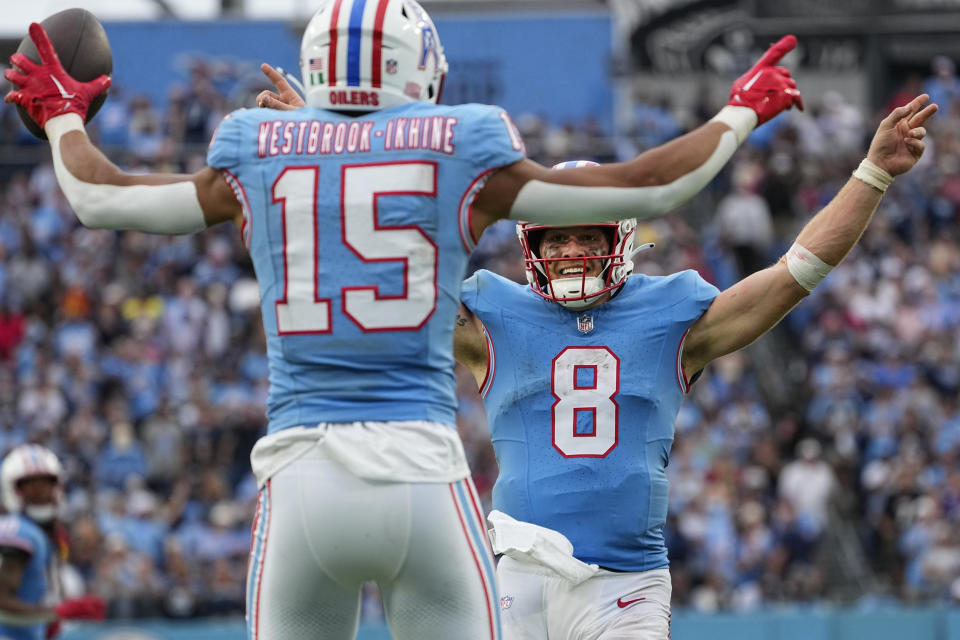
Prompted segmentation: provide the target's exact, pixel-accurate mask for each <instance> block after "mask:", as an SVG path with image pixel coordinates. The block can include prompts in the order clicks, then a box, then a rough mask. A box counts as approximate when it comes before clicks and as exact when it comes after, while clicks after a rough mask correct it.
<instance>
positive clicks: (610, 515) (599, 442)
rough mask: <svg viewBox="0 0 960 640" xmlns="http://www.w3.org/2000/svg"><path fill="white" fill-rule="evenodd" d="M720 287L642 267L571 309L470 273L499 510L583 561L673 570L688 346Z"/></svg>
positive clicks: (467, 290) (465, 294) (466, 297)
mask: <svg viewBox="0 0 960 640" xmlns="http://www.w3.org/2000/svg"><path fill="white" fill-rule="evenodd" d="M718 293H719V291H718V290H717V289H716V288H715V287H714V286H712V285H710V284H709V283H707V282H706V281H705V280H703V279H702V278H701V277H700V276H699V275H698V274H697V273H696V272H695V271H682V272H680V273H676V274H673V275H670V276H665V277H650V276H644V275H638V274H634V275H632V276H631V277H630V278H629V279H628V280H627V282H626V283H625V284H624V286H623V288H622V289H621V290H620V293H619V294H618V295H617V296H616V297H615V298H613V299H612V300H610V301H608V302H606V303H604V304H602V305H600V306H598V307H595V308H593V309H590V310H587V311H580V312H576V311H571V310H569V309H566V308H564V307H562V306H560V305H558V304H556V303H553V302H548V301H546V300H544V299H543V298H541V297H540V296H538V295H536V293H534V292H533V291H531V290H530V288H529V287H527V286H523V285H519V284H517V283H515V282H512V281H510V280H507V279H505V278H502V277H500V276H498V275H496V274H493V273H490V272H488V271H478V272H477V273H476V274H474V275H473V276H472V277H471V278H470V279H468V280H467V281H466V282H465V283H464V286H463V290H462V293H461V296H462V302H463V304H464V305H466V306H467V307H468V308H469V309H470V311H472V312H473V313H474V314H475V315H476V316H477V317H478V318H479V319H480V321H481V322H483V325H484V327H485V329H486V335H487V345H488V351H489V355H490V363H491V364H490V368H489V370H488V372H487V379H486V381H485V382H484V384H483V387H482V389H481V393H482V395H483V399H484V404H485V406H486V411H487V419H488V421H489V422H490V431H491V435H492V439H493V447H494V450H495V451H496V455H497V462H498V463H499V465H500V475H499V478H498V479H497V483H496V485H495V486H494V489H493V507H494V508H495V509H498V510H500V511H503V512H504V513H506V514H508V515H510V516H512V517H513V518H515V519H516V520H520V521H523V522H530V523H533V524H536V525H540V526H542V527H547V528H549V529H553V530H554V531H559V532H560V533H562V534H563V535H564V536H566V537H567V538H568V539H569V540H570V542H571V543H572V544H573V554H574V556H575V557H576V558H578V559H580V560H582V561H583V562H586V563H588V564H597V565H599V566H601V567H606V568H609V569H615V570H620V571H648V570H651V569H662V568H665V567H666V566H667V564H668V563H667V549H666V545H665V544H664V540H663V526H664V524H665V522H666V517H667V476H666V466H667V462H668V461H669V456H670V446H671V445H672V444H673V423H674V420H675V419H676V417H677V413H678V412H679V410H680V403H681V401H682V399H683V395H684V393H685V392H686V391H687V381H686V379H685V378H684V374H683V372H682V371H681V367H680V353H681V348H682V344H683V339H684V337H685V336H686V333H687V330H688V329H689V328H690V326H691V325H692V324H693V323H694V322H696V321H697V319H698V318H699V317H700V316H701V315H702V314H703V312H704V311H705V310H706V309H707V307H709V306H710V304H711V303H712V302H713V299H714V298H715V297H716V296H717V295H718ZM691 373H692V372H691Z"/></svg>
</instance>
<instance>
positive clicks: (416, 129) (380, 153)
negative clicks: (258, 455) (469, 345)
mask: <svg viewBox="0 0 960 640" xmlns="http://www.w3.org/2000/svg"><path fill="white" fill-rule="evenodd" d="M355 93H356V92H355ZM355 97H356V99H357V100H361V99H362V96H359V95H358V96H355ZM344 99H350V100H352V99H353V97H351V96H347V97H345V98H344ZM523 156H524V151H523V144H522V142H521V140H520V137H519V135H518V134H517V132H516V127H514V126H513V124H512V123H511V122H510V119H509V117H508V116H507V114H506V113H505V112H504V111H503V110H501V109H499V108H497V107H492V106H486V105H461V106H455V107H448V106H438V105H432V104H427V103H423V102H418V103H411V104H408V105H402V106H397V107H392V108H389V109H384V110H382V111H377V112H370V113H367V114H365V115H358V116H355V117H350V116H345V115H341V114H338V113H333V112H330V111H325V110H322V109H315V108H310V107H305V108H302V109H298V110H296V111H289V112H280V111H272V110H267V109H256V110H240V111H237V112H234V113H233V114H231V115H230V116H228V117H227V118H226V119H224V121H223V122H222V123H221V124H220V127H219V129H218V131H217V133H216V135H215V136H214V140H213V142H212V143H211V146H210V150H209V152H208V155H207V164H208V165H209V166H211V167H214V168H217V169H222V170H224V175H226V176H227V179H228V182H230V183H231V186H232V187H233V188H234V190H235V191H236V193H237V196H238V199H239V200H240V201H241V203H242V204H243V208H244V215H245V225H244V230H243V233H244V239H245V241H246V242H247V245H248V247H249V249H250V254H251V257H252V259H253V266H254V269H255V270H256V274H257V280H258V282H259V285H260V294H261V310H262V313H263V324H264V328H265V330H266V334H267V353H268V356H269V360H270V396H269V400H268V408H267V415H268V417H269V420H270V423H269V432H270V433H274V432H276V431H279V430H281V429H286V428H289V427H296V426H311V425H315V424H318V423H322V422H354V421H364V420H372V421H408V420H426V421H431V422H437V423H441V424H446V425H449V426H451V427H454V426H455V425H456V417H455V416H456V406H457V402H456V396H455V389H454V387H455V379H454V375H453V365H454V360H453V348H452V344H453V327H454V318H455V316H456V310H457V303H458V299H459V294H460V284H461V281H462V279H463V276H464V273H465V270H466V264H467V259H468V257H469V254H470V252H471V251H472V249H473V248H474V246H475V239H474V238H472V237H471V235H470V205H471V204H472V201H473V198H474V197H475V195H476V193H477V192H478V191H479V189H480V188H481V187H482V185H483V184H484V181H485V179H486V177H488V176H489V174H490V172H492V171H493V170H494V169H497V168H499V167H502V166H504V165H508V164H511V163H513V162H516V161H518V160H521V159H522V158H523Z"/></svg>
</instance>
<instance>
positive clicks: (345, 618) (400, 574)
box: [247, 447, 501, 640]
mask: <svg viewBox="0 0 960 640" xmlns="http://www.w3.org/2000/svg"><path fill="white" fill-rule="evenodd" d="M369 580H373V581H375V582H377V584H378V585H379V587H380V591H381V593H382V596H383V605H384V611H385V614H386V618H387V624H388V625H389V627H390V631H391V633H392V635H393V638H394V640H430V639H433V638H436V639H437V640H451V639H454V638H456V639H458V640H500V639H501V634H500V618H499V616H500V613H499V598H498V594H497V589H496V584H495V575H494V561H493V557H492V554H491V553H490V551H489V547H488V546H487V539H486V534H485V531H484V528H483V525H482V520H481V517H480V508H479V503H478V501H477V495H476V489H474V487H473V483H472V482H471V481H470V479H469V478H467V479H465V480H460V481H458V482H453V483H422V484H417V483H402V482H387V481H382V480H369V479H364V478H359V477H357V476H356V475H355V474H353V473H351V472H350V471H348V470H347V469H346V468H345V467H344V466H343V465H342V464H340V463H339V462H337V461H335V460H333V459H332V458H330V457H329V456H327V455H326V454H325V453H324V452H323V449H322V448H320V447H313V448H312V449H311V450H310V451H309V452H307V453H305V454H304V455H302V456H301V457H299V458H297V459H296V460H295V461H293V462H291V463H290V464H288V465H286V466H285V467H283V468H282V469H280V470H279V471H278V472H277V473H276V474H274V475H273V476H272V477H271V478H270V480H269V481H268V482H267V483H266V485H265V486H264V487H263V488H262V490H261V491H260V497H259V501H258V503H257V516H256V519H255V521H254V524H253V540H252V545H251V550H250V567H249V570H248V574H247V629H248V638H249V639H250V640H321V639H322V640H353V638H354V637H355V636H356V633H357V627H358V623H359V618H360V591H361V586H362V585H363V583H364V582H366V581H369Z"/></svg>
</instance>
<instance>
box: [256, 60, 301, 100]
mask: <svg viewBox="0 0 960 640" xmlns="http://www.w3.org/2000/svg"><path fill="white" fill-rule="evenodd" d="M260 70H261V71H263V75H265V76H267V78H269V79H270V82H272V83H273V86H274V87H276V89H277V90H276V92H274V91H270V90H269V89H265V90H263V91H261V92H260V93H258V94H257V106H258V107H263V108H265V109H279V110H280V111H293V110H294V109H299V108H300V107H302V106H304V105H305V104H306V102H304V101H303V98H301V97H300V94H299V93H297V92H296V91H295V90H294V88H293V87H291V86H290V83H289V82H287V79H286V78H284V77H283V75H281V74H280V72H279V71H277V70H276V69H274V68H273V67H271V66H270V65H268V64H267V63H266V62H264V63H263V64H261V65H260Z"/></svg>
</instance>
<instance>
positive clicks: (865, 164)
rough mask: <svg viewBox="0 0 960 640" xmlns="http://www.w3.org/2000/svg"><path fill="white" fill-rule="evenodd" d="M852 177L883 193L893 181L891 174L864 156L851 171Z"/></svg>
mask: <svg viewBox="0 0 960 640" xmlns="http://www.w3.org/2000/svg"><path fill="white" fill-rule="evenodd" d="M853 177H854V178H856V179H857V180H860V181H862V182H866V183H867V184H868V185H870V186H871V187H873V188H874V189H876V190H878V191H879V192H880V193H883V192H885V191H886V190H887V187H889V186H890V184H891V183H892V182H893V176H892V175H890V174H889V173H887V172H886V171H885V170H884V169H881V168H880V167H878V166H877V165H875V164H873V163H872V162H870V161H869V160H867V159H866V158H864V159H863V160H862V161H861V162H860V166H859V167H857V168H856V170H855V171H854V172H853Z"/></svg>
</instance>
